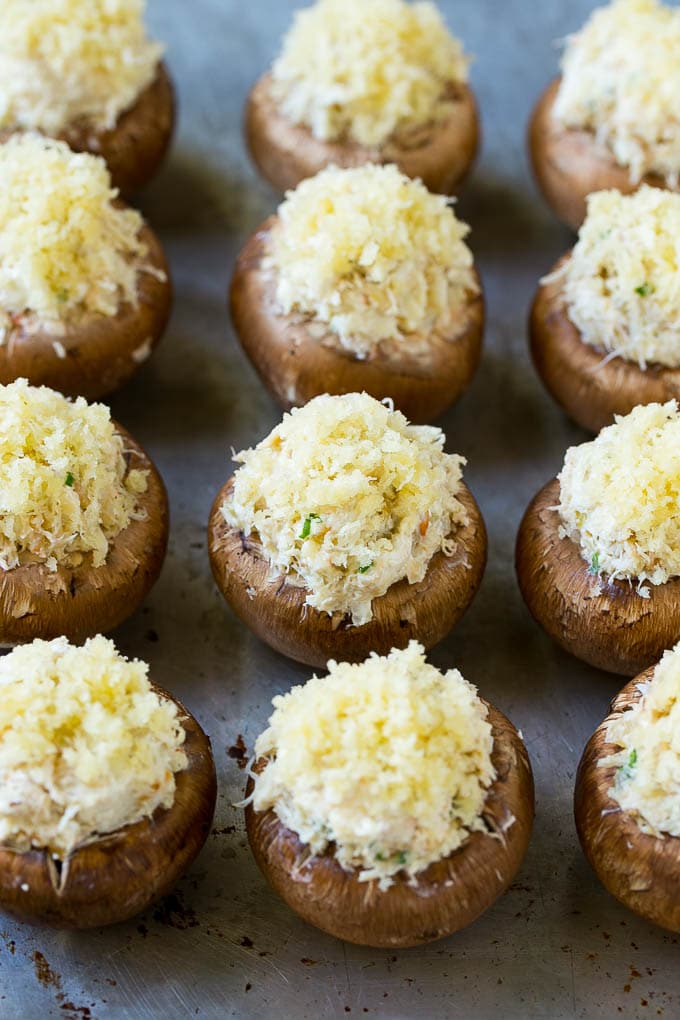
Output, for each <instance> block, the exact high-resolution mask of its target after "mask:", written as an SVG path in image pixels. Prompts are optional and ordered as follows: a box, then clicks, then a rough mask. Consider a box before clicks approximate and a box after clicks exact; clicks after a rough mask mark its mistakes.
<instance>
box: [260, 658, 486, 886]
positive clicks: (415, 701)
mask: <svg viewBox="0 0 680 1020" xmlns="http://www.w3.org/2000/svg"><path fill="white" fill-rule="evenodd" d="M328 669H329V674H328V676H325V677H313V678H312V679H311V680H309V681H308V682H307V683H306V684H305V685H304V686H302V687H294V688H293V689H292V691H291V692H290V693H289V694H284V695H279V696H278V697H276V698H274V702H273V704H274V708H275V711H274V713H273V715H272V716H271V718H270V720H269V728H268V729H267V730H265V732H264V733H263V734H262V735H261V736H260V737H259V738H258V740H257V743H256V745H255V753H256V755H257V756H258V757H262V756H264V757H267V758H269V759H270V760H269V762H268V764H267V766H266V768H265V769H264V770H263V771H262V772H261V773H260V774H259V775H257V776H256V777H255V790H254V795H253V807H254V808H255V810H256V811H265V810H267V809H268V808H274V810H275V812H276V814H277V815H278V816H279V818H280V819H281V821H282V822H283V824H284V825H285V826H286V827H287V828H289V829H291V830H292V831H293V832H296V833H297V834H298V836H299V837H300V839H301V841H302V842H303V843H305V844H307V846H308V847H309V848H310V850H311V851H312V853H313V854H320V853H323V851H324V850H325V849H326V848H327V847H328V845H329V844H330V843H334V844H335V846H334V851H333V852H334V855H335V858H336V859H337V860H338V862H339V863H340V864H341V865H342V866H343V867H344V868H346V869H348V870H351V869H353V868H357V869H359V878H360V880H362V881H365V880H368V879H373V878H376V879H378V880H379V882H380V886H381V888H386V887H387V886H389V885H390V884H391V882H392V880H393V877H394V875H395V874H396V873H397V872H399V871H402V870H403V871H405V872H406V874H407V875H409V876H411V877H413V876H415V875H417V874H418V873H419V872H421V871H422V870H423V869H424V868H426V867H427V866H428V865H429V864H430V863H432V862H433V861H436V860H439V859H440V858H442V857H445V856H446V855H447V854H449V853H451V852H452V851H453V850H456V849H457V848H458V847H459V846H461V845H462V844H463V843H464V842H465V841H466V839H467V838H468V836H469V835H470V833H471V832H474V831H477V830H483V829H484V823H483V821H482V818H481V813H482V808H483V805H484V801H485V799H486V796H487V791H488V787H489V785H490V784H491V782H492V781H493V780H494V778H495V770H494V768H493V766H492V763H491V752H492V748H493V738H492V731H491V726H490V724H489V722H488V721H487V708H486V706H485V705H484V704H483V703H482V702H481V701H480V699H479V697H478V696H477V691H476V688H475V687H473V686H472V684H470V683H468V682H467V681H466V680H465V679H464V678H463V677H462V676H461V674H460V673H459V672H458V670H449V671H448V672H447V673H445V674H443V675H442V673H440V672H439V670H437V669H436V668H435V667H434V666H431V665H429V664H428V663H427V662H426V661H425V653H424V650H423V648H422V647H421V646H420V645H419V644H417V643H416V642H415V641H412V642H411V643H410V645H409V646H408V648H406V649H404V650H403V651H398V650H396V649H393V650H392V651H391V652H390V654H389V655H388V656H386V657H380V656H377V655H375V653H374V654H372V655H371V657H370V658H369V659H367V660H366V661H365V662H363V663H361V664H360V665H350V664H349V663H346V662H345V663H336V662H333V661H331V662H329V663H328Z"/></svg>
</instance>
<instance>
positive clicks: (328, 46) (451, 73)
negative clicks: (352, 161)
mask: <svg viewBox="0 0 680 1020" xmlns="http://www.w3.org/2000/svg"><path fill="white" fill-rule="evenodd" d="M467 69H468V59H467V57H466V56H465V55H464V53H463V47H462V45H461V43H460V42H459V41H458V40H457V39H455V38H454V37H453V36H451V35H450V34H449V32H448V30H447V28H446V25H445V24H444V21H443V19H442V17H441V14H440V13H439V11H438V9H437V7H436V6H435V5H434V4H433V3H430V2H427V0H421V2H417V3H407V2H405V0H317V3H315V4H313V5H312V6H311V7H306V8H304V9H303V10H300V11H298V12H297V13H296V14H295V19H294V21H293V25H292V28H291V29H290V31H289V32H288V34H287V35H286V37H285V39H284V42H283V49H282V52H281V55H280V56H279V57H278V59H277V60H276V61H275V62H274V65H273V67H272V84H271V94H272V97H273V98H274V100H275V101H276V103H277V105H278V106H279V108H280V109H281V111H282V112H283V113H284V114H285V116H286V117H288V118H289V119H290V120H291V121H293V123H295V124H304V125H306V126H307V127H308V128H310V130H311V131H312V134H313V135H314V136H315V137H316V138H319V139H322V140H323V141H335V140H336V139H340V138H342V137H343V136H345V135H347V136H348V137H349V138H350V139H352V140H353V141H355V142H358V143H359V144H360V145H365V146H370V147H373V146H375V147H379V146H380V145H381V144H382V143H384V142H386V141H387V139H388V138H389V137H390V136H391V135H395V134H399V133H403V132H406V131H408V130H410V129H413V128H419V127H422V126H424V125H426V124H430V123H434V122H437V121H440V120H442V119H444V118H445V117H446V116H447V115H448V114H449V113H450V110H451V102H450V98H449V96H448V95H447V90H448V89H449V88H450V86H451V84H452V83H456V82H464V81H466V80H467Z"/></svg>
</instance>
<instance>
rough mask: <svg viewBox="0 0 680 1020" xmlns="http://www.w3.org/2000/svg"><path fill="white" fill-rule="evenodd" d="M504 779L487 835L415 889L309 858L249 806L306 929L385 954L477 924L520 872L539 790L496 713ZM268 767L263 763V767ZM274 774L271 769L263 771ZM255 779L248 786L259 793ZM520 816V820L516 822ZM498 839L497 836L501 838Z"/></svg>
mask: <svg viewBox="0 0 680 1020" xmlns="http://www.w3.org/2000/svg"><path fill="white" fill-rule="evenodd" d="M488 708H489V722H490V723H491V726H492V732H493V742H494V743H493V751H492V755H491V760H492V762H493V765H494V767H495V769H496V773H497V776H496V779H495V780H494V782H493V783H492V785H491V786H490V787H489V792H488V794H487V797H486V800H485V802H484V807H483V810H482V817H483V819H484V821H485V823H486V827H487V831H486V832H473V833H472V834H471V835H470V837H469V838H468V839H467V840H466V841H465V843H464V844H463V845H462V846H461V847H459V849H458V850H455V851H454V852H453V853H451V854H449V855H448V857H444V858H442V859H441V860H439V861H435V862H434V863H432V864H430V865H429V867H427V868H426V869H425V870H424V871H422V872H421V873H420V874H419V875H418V876H417V878H416V881H415V882H414V883H412V882H411V880H410V879H409V878H407V876H406V875H405V874H404V873H403V872H400V873H399V874H398V875H396V876H395V881H394V883H393V884H392V885H391V886H390V887H389V888H388V889H385V890H384V891H381V890H380V889H379V887H378V883H377V882H376V881H371V882H360V881H359V880H358V878H357V874H358V873H357V872H356V871H354V872H348V871H345V870H344V868H342V867H341V866H340V864H338V862H337V860H336V859H335V857H334V855H333V852H332V849H331V848H329V849H328V850H327V851H326V853H324V854H323V855H321V856H317V857H311V858H310V857H308V847H307V846H306V844H303V843H301V842H300V839H299V838H298V836H297V834H296V833H294V832H291V831H290V829H287V828H286V827H285V826H284V825H283V823H282V822H281V821H280V820H279V817H278V815H277V814H276V813H275V811H274V810H273V809H271V808H270V809H269V810H268V811H262V812H258V811H255V810H254V808H253V806H252V804H250V805H249V806H248V807H247V808H246V828H247V831H248V839H249V841H250V846H251V849H252V851H253V854H254V856H255V860H256V861H257V863H258V865H259V867H260V869H261V871H262V872H263V874H264V875H265V877H266V879H267V881H268V882H269V883H270V885H271V886H272V888H273V889H274V891H275V892H277V893H278V894H279V896H281V898H282V899H283V900H285V902H286V903H287V904H288V906H289V907H291V909H292V910H294V911H295V912H296V913H298V914H299V915H300V916H301V917H303V918H304V920H305V921H308V922H309V923H310V924H314V925H316V927H317V928H321V929H322V930H323V931H326V932H329V933H330V934H331V935H334V936H335V937H336V938H340V939H345V941H347V942H355V943H358V944H359V945H366V946H375V947H378V948H383V947H385V948H390V947H395V948H396V947H406V946H416V945H420V944H421V943H423V942H432V941H433V940H434V939H439V938H443V937H444V936H446V935H451V934H452V933H453V932H455V931H458V930H459V929H461V928H464V927H465V926H466V925H468V924H470V923H471V922H472V921H474V920H475V918H477V917H479V915H480V914H482V913H484V911H485V910H487V909H488V908H489V907H490V906H491V904H492V903H493V902H494V901H495V900H496V899H497V898H498V897H499V896H500V895H501V893H503V892H504V891H505V890H506V889H507V887H508V886H509V885H510V883H511V881H512V880H513V878H514V877H515V874H516V873H517V871H518V870H519V867H520V865H521V863H522V860H523V858H524V855H525V853H526V849H527V846H528V845H529V837H530V835H531V827H532V823H533V818H534V784H533V777H532V773H531V765H530V764H529V757H528V755H527V751H526V748H525V746H524V744H523V742H522V739H521V737H520V736H519V734H518V733H517V730H516V729H515V727H514V726H513V725H512V723H511V722H510V721H509V720H508V719H506V717H505V716H504V715H503V714H502V713H501V712H499V711H498V709H497V708H494V706H493V705H488ZM259 764H260V766H262V764H263V763H262V762H260V763H259ZM264 767H266V763H265V765H264ZM252 788H253V780H252V779H250V780H249V783H248V790H247V793H251V792H252ZM512 817H514V819H515V820H514V822H513V823H512V824H510V825H509V824H508V823H509V821H510V819H511V818H512ZM490 833H497V834H498V835H496V836H492V835H490Z"/></svg>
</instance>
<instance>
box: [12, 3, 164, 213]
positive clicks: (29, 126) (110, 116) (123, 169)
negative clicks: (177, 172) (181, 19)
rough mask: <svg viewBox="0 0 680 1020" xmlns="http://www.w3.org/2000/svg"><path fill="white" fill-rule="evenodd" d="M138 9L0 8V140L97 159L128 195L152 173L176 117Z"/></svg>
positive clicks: (116, 6)
mask: <svg viewBox="0 0 680 1020" xmlns="http://www.w3.org/2000/svg"><path fill="white" fill-rule="evenodd" d="M144 6H145V0H87V3H83V2H82V0H32V2H31V3H26V2H25V0H3V3H2V4H1V5H0V140H2V139H6V138H8V137H11V136H12V135H13V134H15V133H17V132H23V131H38V132H40V133H41V134H43V135H48V136H50V137H52V138H59V139H62V140H63V141H65V142H67V143H68V145H69V146H70V147H71V148H72V149H76V150H78V151H85V152H92V153H95V154H97V155H100V156H103V158H104V159H105V160H106V163H107V164H108V167H109V170H110V172H111V177H112V180H113V184H114V187H116V188H119V189H120V191H121V192H122V193H123V194H126V195H129V194H131V193H133V192H134V191H136V190H138V189H139V188H141V187H142V186H143V185H144V184H146V183H147V181H148V180H149V179H150V178H151V177H153V176H154V174H155V173H156V172H157V170H158V167H159V166H160V163H161V162H162V160H163V157H164V156H165V152H166V150H167V148H168V144H169V142H170V138H171V136H172V129H173V126H174V119H175V109H174V106H175V104H174V96H173V89H172V85H171V82H170V78H169V77H168V73H167V70H166V68H165V66H164V64H163V63H162V60H161V57H162V53H163V47H162V46H161V45H160V44H159V43H156V42H153V41H152V40H150V39H149V38H148V37H147V35H146V32H145V30H144V25H143V22H142V16H143V13H144Z"/></svg>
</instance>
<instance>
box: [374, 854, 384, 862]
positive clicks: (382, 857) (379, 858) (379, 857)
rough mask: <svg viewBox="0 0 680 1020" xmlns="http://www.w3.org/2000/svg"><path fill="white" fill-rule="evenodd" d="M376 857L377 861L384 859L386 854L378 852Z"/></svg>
mask: <svg viewBox="0 0 680 1020" xmlns="http://www.w3.org/2000/svg"><path fill="white" fill-rule="evenodd" d="M375 859H376V861H384V860H385V854H381V853H377V854H376V855H375Z"/></svg>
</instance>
